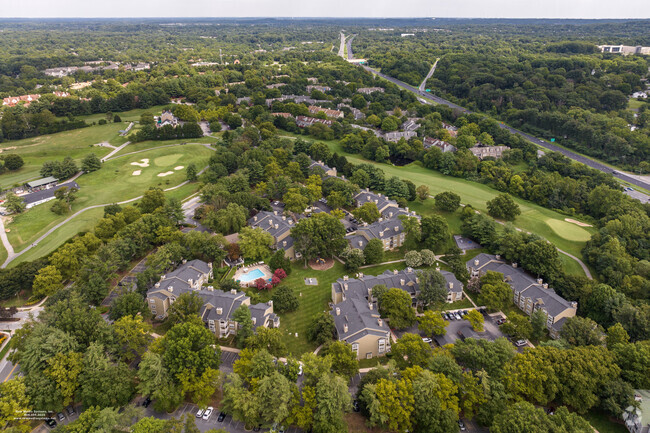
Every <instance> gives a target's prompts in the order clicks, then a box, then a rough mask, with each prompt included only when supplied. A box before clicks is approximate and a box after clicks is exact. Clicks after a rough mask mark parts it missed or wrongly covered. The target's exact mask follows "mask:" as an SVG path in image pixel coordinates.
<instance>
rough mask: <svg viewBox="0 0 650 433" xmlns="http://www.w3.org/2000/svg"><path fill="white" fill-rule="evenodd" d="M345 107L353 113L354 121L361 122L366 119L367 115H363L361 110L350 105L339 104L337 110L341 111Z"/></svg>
mask: <svg viewBox="0 0 650 433" xmlns="http://www.w3.org/2000/svg"><path fill="white" fill-rule="evenodd" d="M343 107H347V108H348V109H349V110H350V112H351V113H352V116H353V117H354V120H360V119H365V118H366V115H365V114H363V112H362V111H361V110H359V109H358V108H354V107H351V106H349V105H348V104H344V103H343V102H341V103H340V104H337V106H336V108H338V109H341V108H343Z"/></svg>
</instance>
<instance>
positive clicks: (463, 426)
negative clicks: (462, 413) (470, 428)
mask: <svg viewBox="0 0 650 433" xmlns="http://www.w3.org/2000/svg"><path fill="white" fill-rule="evenodd" d="M458 428H459V429H460V431H465V430H467V427H465V423H464V422H463V420H462V419H459V420H458Z"/></svg>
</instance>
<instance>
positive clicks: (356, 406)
mask: <svg viewBox="0 0 650 433" xmlns="http://www.w3.org/2000/svg"><path fill="white" fill-rule="evenodd" d="M352 409H353V410H354V411H355V412H359V411H360V410H361V406H360V405H359V400H354V401H353V402H352Z"/></svg>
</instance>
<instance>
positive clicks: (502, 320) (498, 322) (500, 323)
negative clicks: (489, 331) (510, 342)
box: [496, 318, 506, 326]
mask: <svg viewBox="0 0 650 433" xmlns="http://www.w3.org/2000/svg"><path fill="white" fill-rule="evenodd" d="M504 323H506V319H503V318H502V319H499V320H497V321H496V324H497V325H499V326H501V325H503V324H504Z"/></svg>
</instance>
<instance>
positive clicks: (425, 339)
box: [422, 337, 431, 344]
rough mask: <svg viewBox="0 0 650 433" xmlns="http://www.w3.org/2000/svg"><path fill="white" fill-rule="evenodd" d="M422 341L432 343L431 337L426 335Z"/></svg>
mask: <svg viewBox="0 0 650 433" xmlns="http://www.w3.org/2000/svg"><path fill="white" fill-rule="evenodd" d="M422 341H424V342H425V343H427V344H429V343H431V339H430V338H429V337H424V338H423V339H422Z"/></svg>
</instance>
